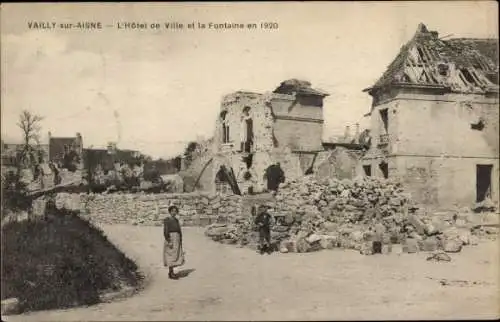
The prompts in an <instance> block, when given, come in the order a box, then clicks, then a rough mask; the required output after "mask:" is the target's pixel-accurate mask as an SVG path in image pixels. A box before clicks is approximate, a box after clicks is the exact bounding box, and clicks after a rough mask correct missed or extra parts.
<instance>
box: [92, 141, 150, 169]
mask: <svg viewBox="0 0 500 322" xmlns="http://www.w3.org/2000/svg"><path fill="white" fill-rule="evenodd" d="M141 157H142V154H141V153H140V152H139V151H136V150H126V149H124V150H121V149H117V148H116V147H115V146H114V145H112V144H109V145H108V147H106V148H88V149H83V164H84V167H85V168H89V167H90V168H94V167H95V166H97V165H99V166H100V167H101V169H102V170H103V171H104V172H108V171H110V170H113V169H114V168H115V164H116V163H123V164H127V165H129V166H131V167H133V166H134V165H138V164H140V162H141Z"/></svg>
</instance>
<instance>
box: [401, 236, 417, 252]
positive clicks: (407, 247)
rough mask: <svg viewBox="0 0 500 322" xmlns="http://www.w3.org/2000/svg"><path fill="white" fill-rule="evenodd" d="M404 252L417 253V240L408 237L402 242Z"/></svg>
mask: <svg viewBox="0 0 500 322" xmlns="http://www.w3.org/2000/svg"><path fill="white" fill-rule="evenodd" d="M403 252H404V253H409V254H412V253H417V252H418V241H417V240H416V239H412V238H408V239H407V240H406V241H405V242H404V244H403Z"/></svg>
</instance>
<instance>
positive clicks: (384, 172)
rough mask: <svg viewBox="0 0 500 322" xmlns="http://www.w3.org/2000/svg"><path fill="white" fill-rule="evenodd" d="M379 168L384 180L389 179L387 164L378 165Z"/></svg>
mask: <svg viewBox="0 0 500 322" xmlns="http://www.w3.org/2000/svg"><path fill="white" fill-rule="evenodd" d="M379 168H380V171H381V172H382V175H383V176H384V179H387V178H389V165H388V164H387V162H382V163H380V164H379Z"/></svg>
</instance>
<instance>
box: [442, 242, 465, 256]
mask: <svg viewBox="0 0 500 322" xmlns="http://www.w3.org/2000/svg"><path fill="white" fill-rule="evenodd" d="M443 248H444V251H445V252H447V253H458V252H460V251H461V250H462V241H461V240H459V239H448V240H445V241H444V244H443Z"/></svg>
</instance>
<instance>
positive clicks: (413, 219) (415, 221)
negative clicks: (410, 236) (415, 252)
mask: <svg viewBox="0 0 500 322" xmlns="http://www.w3.org/2000/svg"><path fill="white" fill-rule="evenodd" d="M408 221H409V222H410V224H411V225H412V226H413V227H414V228H415V230H416V231H417V232H418V233H419V234H420V235H423V234H425V225H424V223H423V222H422V221H421V220H420V219H419V218H418V217H417V216H416V215H409V216H408Z"/></svg>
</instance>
